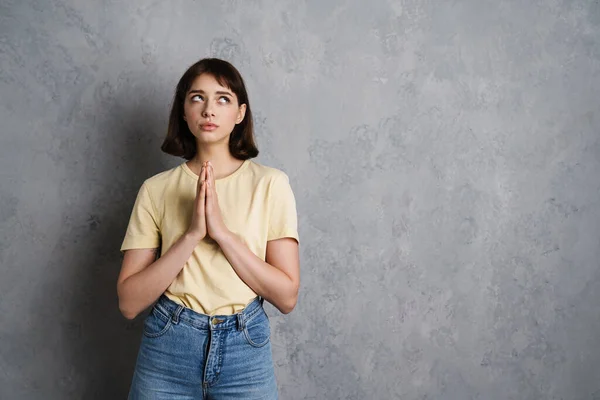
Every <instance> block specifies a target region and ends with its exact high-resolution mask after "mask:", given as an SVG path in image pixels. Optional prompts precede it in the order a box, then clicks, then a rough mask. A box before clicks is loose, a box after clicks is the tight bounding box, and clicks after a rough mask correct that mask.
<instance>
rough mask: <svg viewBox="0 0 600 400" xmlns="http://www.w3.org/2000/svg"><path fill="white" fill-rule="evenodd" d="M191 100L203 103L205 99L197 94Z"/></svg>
mask: <svg viewBox="0 0 600 400" xmlns="http://www.w3.org/2000/svg"><path fill="white" fill-rule="evenodd" d="M196 98H197V99H198V100H196ZM190 100H192V101H202V100H204V99H203V98H202V96H200V95H199V94H195V95H193V96H192V97H191V98H190Z"/></svg>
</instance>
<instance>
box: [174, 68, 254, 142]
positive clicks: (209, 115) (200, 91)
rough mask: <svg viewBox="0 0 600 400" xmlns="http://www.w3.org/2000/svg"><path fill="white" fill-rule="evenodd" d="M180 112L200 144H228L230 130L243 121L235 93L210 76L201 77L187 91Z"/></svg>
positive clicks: (243, 109) (242, 111)
mask: <svg viewBox="0 0 600 400" xmlns="http://www.w3.org/2000/svg"><path fill="white" fill-rule="evenodd" d="M183 112H184V117H183V119H184V120H185V121H186V122H187V124H188V127H189V128H190V132H192V134H193V135H194V136H195V137H196V138H197V139H198V140H199V141H200V143H219V142H224V143H228V142H229V135H230V134H231V132H232V131H233V128H235V125H237V124H239V123H240V122H242V120H243V119H244V115H245V114H246V105H245V104H241V105H240V104H238V99H237V96H236V95H235V93H233V91H232V90H230V89H228V88H226V87H223V86H221V85H220V84H219V82H217V80H216V79H215V78H214V77H213V76H212V75H209V74H202V75H200V76H198V77H196V79H195V80H194V82H193V83H192V86H191V87H190V90H189V91H188V92H187V94H186V96H185V102H184V108H183Z"/></svg>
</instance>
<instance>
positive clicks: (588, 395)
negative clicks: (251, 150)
mask: <svg viewBox="0 0 600 400" xmlns="http://www.w3.org/2000/svg"><path fill="white" fill-rule="evenodd" d="M86 3H87V4H86ZM599 39H600V4H599V2H598V1H591V0H588V1H584V0H572V1H566V0H565V1H560V0H529V1H516V0H515V1H510V0H500V1H491V0H484V1H482V0H462V1H447V0H443V1H442V0H440V1H433V0H421V1H419V0H404V1H374V2H371V3H370V4H367V2H365V1H359V0H353V1H330V2H327V1H272V2H267V1H210V2H209V1H204V2H200V1H190V0H178V1H168V2H167V1H164V2H159V1H154V2H142V1H134V2H125V1H122V2H116V1H96V2H77V1H75V0H70V1H67V0H49V1H33V0H27V1H24V0H1V2H0V63H1V64H0V65H1V69H0V90H1V99H0V121H1V127H0V132H1V136H0V199H1V200H0V262H1V268H2V269H1V280H0V398H2V399H44V400H47V399H50V400H54V399H120V398H125V395H126V392H127V390H128V386H129V382H130V379H131V374H132V370H133V365H134V361H135V356H136V353H137V346H138V344H139V340H140V335H141V323H142V320H141V319H140V318H138V319H136V320H134V321H127V320H125V319H124V318H123V317H121V315H120V314H119V311H118V308H117V297H116V286H115V284H116V279H117V275H118V272H119V268H120V264H121V258H120V253H119V251H118V250H119V246H120V244H121V240H122V238H123V234H124V231H125V227H126V224H127V220H128V218H129V213H130V211H131V207H132V206H133V201H134V198H135V195H136V193H137V190H138V188H139V186H140V184H141V183H142V181H143V180H144V179H145V178H147V177H149V176H151V175H153V174H155V173H157V172H160V171H162V170H164V169H167V168H170V167H172V166H175V165H177V164H178V163H180V162H181V161H182V160H180V159H175V158H174V157H171V156H167V155H163V154H161V152H160V150H159V146H160V143H161V142H162V139H163V137H164V134H165V130H166V123H167V114H168V110H169V105H170V101H171V98H172V94H173V89H174V86H175V84H176V82H177V80H178V79H179V77H180V76H181V74H182V73H183V71H184V70H185V69H186V68H187V67H188V66H189V65H190V64H192V63H193V62H195V61H196V60H197V59H199V58H201V57H204V56H208V55H213V56H218V57H222V58H225V59H228V60H230V61H232V62H233V63H234V64H235V65H236V66H238V68H239V69H240V70H241V72H242V74H243V75H244V77H245V79H246V81H247V84H248V89H249V93H250V98H251V104H252V106H253V108H254V111H255V115H256V125H257V141H258V144H259V148H260V150H261V155H260V157H259V158H258V161H259V162H262V163H263V164H267V165H271V166H274V167H277V168H280V169H283V170H284V171H286V172H287V173H288V175H289V176H290V179H291V183H292V186H293V188H294V190H295V193H296V198H297V203H298V213H299V223H300V235H301V240H302V245H301V258H302V288H301V295H300V299H299V304H298V306H297V308H296V310H295V311H294V312H293V313H292V314H290V315H287V316H282V315H280V314H278V313H277V312H276V311H275V310H274V308H272V307H270V308H269V310H268V311H269V314H270V315H271V323H272V329H273V338H272V340H273V351H274V359H275V363H276V371H277V376H278V382H279V387H280V394H281V398H282V399H457V400H462V399H557V400H558V399H563V400H567V399H568V400H579V399H582V400H583V399H590V400H597V399H600V307H599V302H600V267H599V260H600V204H599V200H600V178H599V175H600V134H599V129H600V101H599V98H600V40H599Z"/></svg>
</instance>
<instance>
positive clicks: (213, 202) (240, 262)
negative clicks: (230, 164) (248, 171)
mask: <svg viewBox="0 0 600 400" xmlns="http://www.w3.org/2000/svg"><path fill="white" fill-rule="evenodd" d="M207 165H208V169H207V172H208V175H207V179H206V212H205V214H206V229H207V232H208V235H209V236H210V237H211V238H213V239H214V240H215V241H216V242H217V244H218V245H219V247H221V250H222V251H223V253H224V254H225V257H227V260H228V261H229V263H230V264H231V266H232V267H233V269H234V270H235V272H236V273H237V274H238V276H239V277H240V279H241V280H242V281H244V282H245V283H246V285H248V286H249V287H250V288H251V289H252V290H254V292H255V293H256V294H258V295H259V296H261V297H264V298H265V299H266V300H267V301H268V302H269V303H271V304H273V305H274V306H275V307H277V309H278V310H279V311H281V312H282V313H284V314H287V313H289V312H291V311H292V310H293V309H294V307H295V306H296V301H297V299H298V288H299V287H300V256H299V252H298V242H297V241H296V239H294V238H288V237H285V238H281V239H276V240H269V241H268V242H267V251H266V256H265V261H263V260H262V259H261V258H260V257H258V256H257V255H256V254H254V253H253V252H252V250H250V249H249V248H248V246H247V245H246V243H244V242H243V241H242V240H241V239H240V238H239V237H238V236H237V235H236V234H234V233H233V232H231V231H230V230H229V229H228V228H227V226H225V223H224V222H223V217H222V215H221V209H220V208H219V199H218V198H217V191H216V190H215V179H214V170H213V167H212V164H211V163H210V162H208V164H207Z"/></svg>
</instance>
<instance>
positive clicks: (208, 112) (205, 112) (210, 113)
mask: <svg viewBox="0 0 600 400" xmlns="http://www.w3.org/2000/svg"><path fill="white" fill-rule="evenodd" d="M214 115H215V113H214V111H213V107H212V105H211V104H210V102H209V101H207V102H206V103H205V105H204V109H203V110H202V116H203V117H204V118H208V117H209V116H214Z"/></svg>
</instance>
